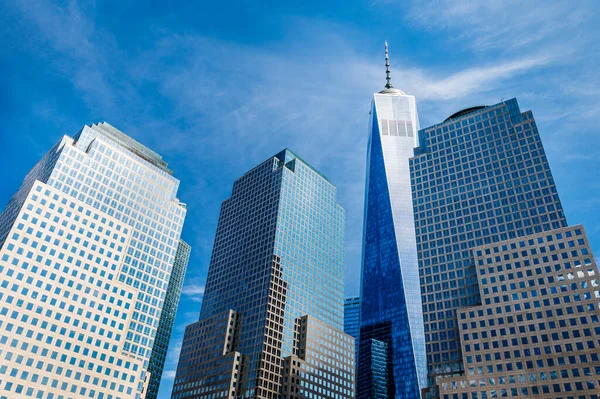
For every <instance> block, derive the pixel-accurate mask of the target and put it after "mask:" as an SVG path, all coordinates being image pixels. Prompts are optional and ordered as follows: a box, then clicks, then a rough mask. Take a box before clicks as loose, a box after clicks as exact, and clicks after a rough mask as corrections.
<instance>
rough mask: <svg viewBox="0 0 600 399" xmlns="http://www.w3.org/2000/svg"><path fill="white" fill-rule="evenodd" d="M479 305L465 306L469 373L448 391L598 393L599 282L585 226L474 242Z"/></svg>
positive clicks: (461, 318) (461, 317) (469, 397)
mask: <svg viewBox="0 0 600 399" xmlns="http://www.w3.org/2000/svg"><path fill="white" fill-rule="evenodd" d="M472 251H473V259H474V260H475V265H476V270H477V279H478V282H479V287H480V289H481V301H482V304H481V305H479V306H473V307H466V308H461V309H459V310H458V317H457V318H458V329H459V333H460V342H461V349H462V355H463V356H462V361H463V364H464V365H465V375H462V376H456V377H449V378H441V379H440V380H439V381H438V383H439V386H440V396H441V398H442V399H463V398H464V399H474V398H503V397H528V396H529V397H534V398H548V399H558V398H585V399H591V398H594V399H597V398H598V395H599V393H600V306H599V305H600V291H599V290H600V285H599V283H598V267H597V265H596V263H595V262H594V257H593V256H592V252H591V249H590V245H589V242H588V240H587V237H586V235H585V231H584V229H583V226H573V227H566V228H560V229H556V230H549V231H546V232H543V233H538V234H533V235H528V236H525V237H520V238H515V239H511V240H506V241H500V242H496V243H493V244H487V245H484V246H480V247H476V248H473V250H472Z"/></svg>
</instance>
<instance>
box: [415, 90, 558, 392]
mask: <svg viewBox="0 0 600 399" xmlns="http://www.w3.org/2000/svg"><path fill="white" fill-rule="evenodd" d="M410 171H411V185H412V193H413V202H414V215H415V228H416V233H417V234H416V239H417V250H418V256H419V275H420V283H421V292H422V302H423V318H424V323H425V338H426V348H427V367H428V377H429V381H428V383H429V384H430V385H433V384H434V382H435V379H436V378H437V377H442V376H451V375H460V374H463V373H464V371H465V366H464V364H463V360H462V359H463V358H462V354H461V349H460V337H459V329H458V325H457V314H456V312H457V309H458V308H461V307H466V306H475V305H480V304H481V297H480V286H479V284H478V279H477V272H476V268H475V260H474V256H473V252H472V249H473V248H475V247H479V246H483V245H489V244H491V243H497V242H500V241H505V240H510V239H515V238H517V237H523V236H529V235H532V234H535V233H540V232H542V231H548V230H551V229H557V228H561V227H565V226H566V225H567V222H566V219H565V216H564V214H563V210H562V206H561V203H560V200H559V197H558V193H557V191H556V187H555V185H554V180H553V178H552V174H551V172H550V166H549V165H548V160H547V159H546V155H545V153H544V148H543V146H542V142H541V140H540V136H539V133H538V130H537V126H536V124H535V120H534V119H533V115H532V113H531V112H530V111H527V112H523V113H522V112H521V111H520V109H519V105H518V104H517V100H516V99H512V100H508V101H504V102H501V103H499V104H496V105H493V106H488V107H474V108H469V109H466V110H464V111H461V112H458V113H456V114H454V115H452V116H450V117H449V118H448V119H446V120H445V121H444V122H443V123H440V124H438V125H434V126H431V127H428V128H426V129H423V130H421V131H419V148H418V149H417V150H416V151H415V157H414V158H413V159H411V161H410Z"/></svg>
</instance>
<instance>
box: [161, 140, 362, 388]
mask: <svg viewBox="0 0 600 399" xmlns="http://www.w3.org/2000/svg"><path fill="white" fill-rule="evenodd" d="M335 196H336V188H335V186H333V185H332V184H331V182H330V181H329V180H328V179H327V178H325V177H324V176H323V175H322V174H320V173H319V172H318V171H316V170H315V169H314V168H312V167H311V166H310V165H309V164H308V163H306V162H305V161H303V160H302V159H301V158H299V157H298V156H297V155H295V154H294V153H293V152H291V151H289V150H284V151H282V152H280V153H279V154H277V155H275V156H274V157H271V158H269V159H268V160H266V161H265V162H263V163H261V164H260V165H258V166H256V167H255V168H253V169H252V170H250V171H249V172H247V173H246V174H244V175H243V176H242V177H241V178H239V179H238V180H236V181H235V183H234V185H233V190H232V194H231V197H230V198H228V199H226V200H225V201H224V202H223V204H222V207H221V213H220V215H219V224H218V227H217V232H216V237H215V242H214V247H213V252H212V257H211V261H210V266H209V271H208V277H207V281H206V289H205V293H204V298H203V302H202V309H201V312H200V319H199V321H198V322H197V323H194V324H191V325H189V326H188V327H187V328H186V332H185V336H184V340H183V344H182V349H181V354H180V358H179V364H178V366H177V373H176V376H175V384H174V387H173V394H172V397H173V399H180V398H186V397H189V396H192V395H203V396H205V397H230V398H280V397H283V398H286V399H291V398H300V397H313V396H314V395H315V394H317V393H318V395H319V397H324V398H342V397H343V398H352V397H354V339H353V338H352V337H350V336H349V335H347V334H344V333H343V331H342V329H343V300H344V298H343V230H344V229H343V226H344V211H343V209H342V208H341V207H340V206H339V205H338V204H337V203H336V200H335ZM211 395H213V396H211Z"/></svg>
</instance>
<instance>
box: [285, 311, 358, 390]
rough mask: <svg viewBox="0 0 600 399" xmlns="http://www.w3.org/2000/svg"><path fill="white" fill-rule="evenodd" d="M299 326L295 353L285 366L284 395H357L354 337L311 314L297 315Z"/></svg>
mask: <svg viewBox="0 0 600 399" xmlns="http://www.w3.org/2000/svg"><path fill="white" fill-rule="evenodd" d="M295 330H296V339H295V343H294V346H295V348H294V355H292V356H288V357H286V358H285V362H284V367H283V369H284V370H283V378H282V390H281V392H282V395H283V399H301V398H312V399H319V398H332V399H346V398H353V397H354V369H355V365H354V339H353V338H352V337H351V336H349V335H348V334H345V333H343V332H342V331H340V330H337V329H335V328H332V327H331V326H329V325H327V324H325V323H323V322H321V321H319V320H318V319H315V318H314V317H310V316H303V317H301V318H299V319H297V320H296V326H295ZM323 370H327V372H324V371H323Z"/></svg>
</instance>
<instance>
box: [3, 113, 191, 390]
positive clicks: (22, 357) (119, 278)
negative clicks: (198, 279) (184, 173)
mask: <svg viewBox="0 0 600 399" xmlns="http://www.w3.org/2000/svg"><path fill="white" fill-rule="evenodd" d="M178 186H179V181H178V180H177V179H175V178H174V177H173V176H172V172H171V171H170V170H169V169H168V168H167V164H166V163H165V162H164V161H163V160H162V158H161V157H160V156H159V155H158V154H156V153H155V152H153V151H151V150H150V149H148V148H147V147H144V146H143V145H141V144H139V143H138V142H136V141H135V140H133V139H131V138H130V137H128V136H126V135H125V134H124V133H122V132H120V131H118V130H117V129H115V128H113V127H112V126H110V125H109V124H107V123H101V124H95V125H91V126H85V127H84V128H83V129H82V130H81V131H80V132H79V133H77V134H76V135H75V136H74V137H73V138H71V137H69V136H64V137H63V138H62V139H61V140H60V141H59V142H58V143H57V144H56V145H55V146H54V147H53V148H52V149H51V150H50V151H49V152H48V153H47V154H46V155H45V156H44V157H42V159H41V160H40V161H39V162H38V163H37V164H36V165H35V166H34V167H33V168H32V170H31V171H30V172H29V173H28V174H27V176H26V177H25V179H24V181H23V184H22V185H21V187H20V189H19V190H18V191H17V193H16V194H15V195H14V196H13V197H12V198H11V199H10V200H9V202H8V204H7V206H6V209H5V210H4V212H3V213H2V214H1V215H0V244H1V249H0V279H1V282H0V285H1V286H2V287H3V289H2V291H0V343H2V344H3V345H7V346H6V347H7V348H8V347H9V346H8V345H10V349H7V350H5V351H3V352H2V353H0V358H1V361H0V364H2V366H1V367H0V368H1V370H2V373H3V374H4V377H3V381H2V383H1V384H0V396H2V394H7V395H8V396H9V397H15V395H25V396H38V397H39V395H42V396H44V395H54V397H60V396H61V395H67V396H68V395H73V394H75V395H78V396H86V397H92V398H99V397H101V396H104V397H107V396H106V395H108V394H112V395H114V397H121V398H140V397H145V396H146V393H147V389H148V384H149V380H150V377H151V376H150V375H149V373H148V369H149V367H150V366H151V365H152V366H155V367H158V368H160V369H162V365H158V364H156V363H155V362H156V361H153V359H152V353H153V348H154V344H155V342H154V337H155V335H156V334H157V327H158V329H161V327H160V326H159V320H160V321H162V322H163V323H162V330H163V331H167V330H170V329H171V328H172V320H166V319H163V317H162V309H163V308H164V307H165V306H166V307H168V308H173V307H176V304H174V303H168V302H169V301H170V300H175V296H171V297H169V296H168V295H167V293H168V292H167V291H168V287H169V280H170V275H171V272H172V269H173V267H174V263H175V255H176V252H177V248H178V245H179V243H180V234H181V228H182V226H183V221H184V218H185V214H186V209H185V205H184V204H183V203H181V202H179V200H178V199H177V197H176V194H177V188H178ZM180 269H181V267H180ZM165 301H166V302H165ZM169 324H170V325H169ZM109 371H110V373H108V372H109ZM107 373H108V374H107ZM44 397H45V396H44Z"/></svg>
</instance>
